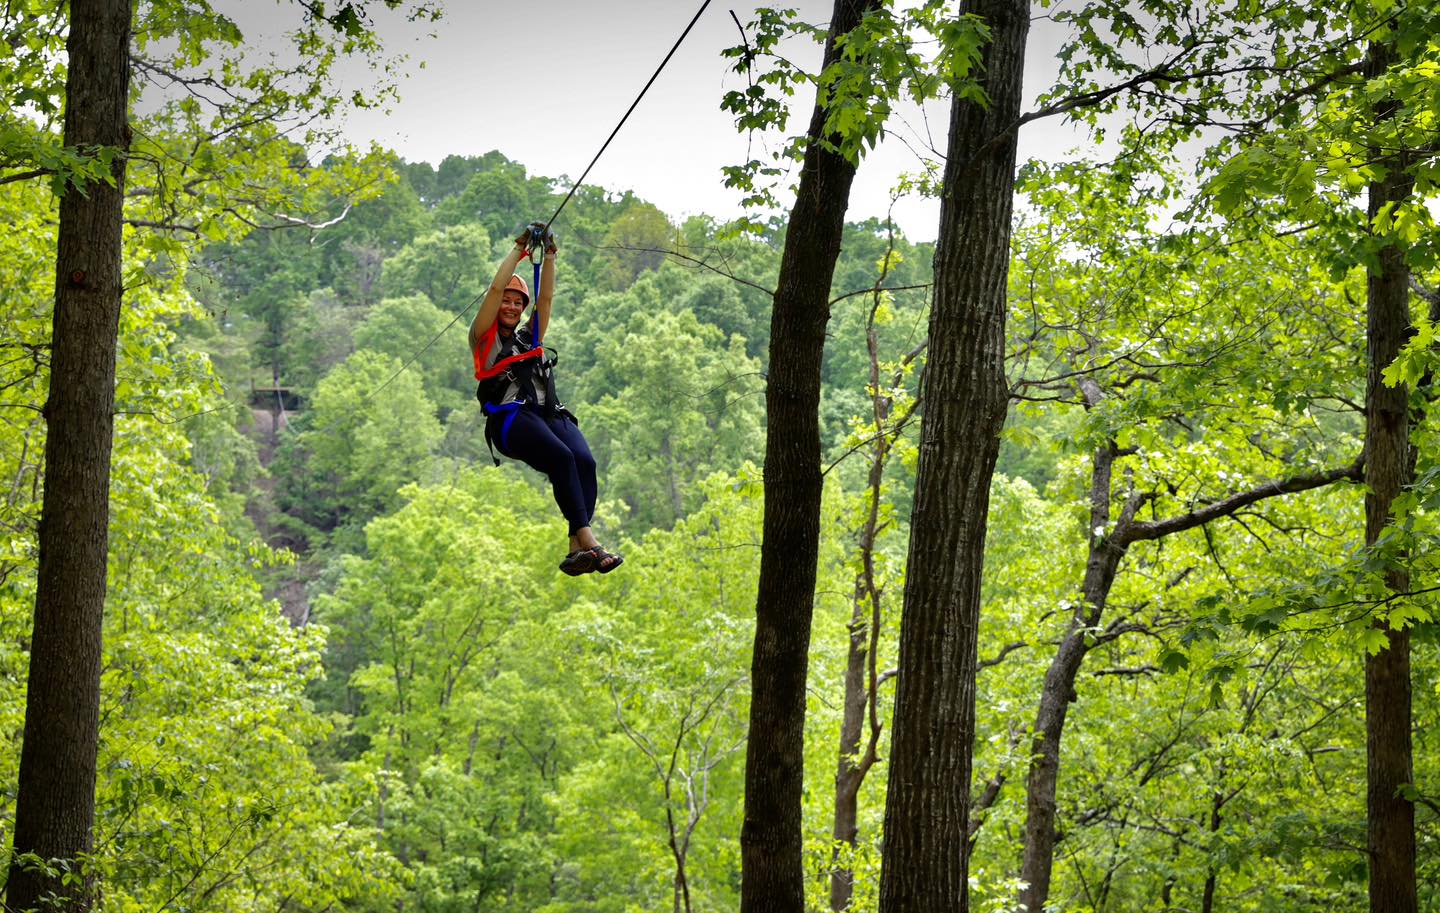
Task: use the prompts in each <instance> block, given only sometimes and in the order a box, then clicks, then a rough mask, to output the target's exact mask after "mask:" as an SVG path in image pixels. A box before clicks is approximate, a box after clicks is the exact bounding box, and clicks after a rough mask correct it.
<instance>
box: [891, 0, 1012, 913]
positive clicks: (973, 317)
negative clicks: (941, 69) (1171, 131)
mask: <svg viewBox="0 0 1440 913" xmlns="http://www.w3.org/2000/svg"><path fill="white" fill-rule="evenodd" d="M960 13H961V14H962V15H964V14H974V15H978V16H980V17H982V18H983V19H984V20H985V21H986V23H987V24H988V25H989V27H990V29H991V37H990V42H989V44H988V45H987V46H986V48H985V50H984V53H983V63H982V66H983V68H984V70H983V73H982V75H981V81H982V83H983V86H984V89H985V92H986V93H987V95H988V96H989V99H990V104H989V105H988V106H982V105H980V104H977V103H975V102H973V101H969V100H962V99H957V100H955V101H954V102H953V103H952V105H951V111H950V135H949V141H948V152H947V160H946V165H945V189H944V196H943V197H942V201H941V209H940V226H939V239H938V241H937V243H936V250H935V293H934V295H935V297H934V304H933V307H932V309H931V314H930V331H929V334H928V335H929V339H930V352H929V360H928V362H927V365H926V369H925V381H924V386H923V390H922V395H923V397H924V406H923V409H924V413H923V419H922V424H921V433H920V463H919V471H918V477H917V479H916V487H915V509H914V513H913V516H912V521H911V535H910V549H909V565H908V567H909V570H908V571H907V575H906V583H905V596H904V609H903V616H902V619H901V626H900V662H899V677H898V687H897V691H896V702H895V715H894V723H893V724H892V730H891V731H892V733H893V739H894V742H893V745H892V748H891V758H890V777H889V789H888V794H887V799H886V805H885V848H884V855H883V859H882V862H881V874H880V910H881V913H942V911H943V913H965V911H967V910H968V909H969V894H968V891H967V884H966V882H967V878H968V871H969V852H968V847H967V842H966V836H967V833H968V829H969V822H968V816H969V805H970V775H971V769H970V767H971V757H972V750H973V739H974V729H975V674H976V662H977V660H976V643H977V639H978V633H979V622H980V575H981V570H982V567H983V564H984V548H985V524H986V520H987V517H988V514H989V503H990V481H991V477H992V476H993V474H994V471H995V459H996V456H997V455H998V453H999V449H1000V430H1001V428H1002V426H1003V425H1004V423H1005V410H1006V404H1007V399H1008V391H1007V390H1006V385H1005V371H1004V356H1005V351H1004V350H1005V305H1006V282H1007V278H1008V275H1009V268H1010V228H1011V225H1010V219H1011V211H1012V204H1013V198H1014V188H1015V147H1016V134H1015V132H1014V130H1013V129H1012V125H1013V124H1014V123H1015V120H1016V118H1017V117H1018V116H1019V112H1020V101H1021V98H1020V91H1021V76H1022V73H1023V68H1024V67H1023V65H1024V58H1025V41H1026V36H1027V34H1028V32H1029V28H1030V9H1029V5H1028V4H1027V3H1022V2H1018V0H976V2H968V0H967V2H965V3H962V4H961V6H960Z"/></svg>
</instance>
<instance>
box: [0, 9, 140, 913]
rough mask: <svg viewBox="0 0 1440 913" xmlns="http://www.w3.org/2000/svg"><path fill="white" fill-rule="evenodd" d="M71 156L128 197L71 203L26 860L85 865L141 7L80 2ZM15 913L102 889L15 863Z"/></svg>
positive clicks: (70, 193)
mask: <svg viewBox="0 0 1440 913" xmlns="http://www.w3.org/2000/svg"><path fill="white" fill-rule="evenodd" d="M70 23H71V25H70V36H69V39H68V41H67V42H66V49H67V50H68V52H69V61H68V73H67V76H66V85H65V92H66V104H65V145H66V146H67V147H69V148H71V149H85V148H88V147H94V146H104V147H109V148H111V149H116V150H120V151H121V154H118V155H116V157H115V159H114V163H113V165H112V173H113V175H114V179H115V186H113V187H112V186H110V185H108V184H105V183H103V182H97V183H92V184H89V185H88V186H86V187H85V188H84V189H83V192H81V190H80V189H78V188H76V187H73V186H72V187H69V188H67V189H66V192H65V195H64V196H63V197H62V198H61V200H60V228H59V239H58V246H57V251H56V258H55V316H54V324H53V336H52V340H51V344H52V350H51V362H50V395H49V399H48V401H47V402H46V404H45V419H46V422H47V426H48V427H47V435H46V440H45V495H44V501H43V503H42V507H41V513H40V527H39V540H40V562H39V572H38V581H37V589H36V594H35V624H34V629H33V632H32V634H31V639H30V673H29V683H28V687H27V690H26V704H25V737H24V743H23V746H22V748H21V752H20V774H19V794H18V797H17V800H16V810H15V853H16V856H17V860H18V856H19V855H20V854H35V855H38V856H39V857H41V858H43V859H47V860H62V861H63V862H64V864H66V865H69V866H72V867H73V866H79V865H81V864H82V863H81V861H80V860H81V857H82V856H84V855H86V854H88V853H89V852H90V851H91V849H92V847H93V825H94V819H95V764H96V753H97V749H98V746H99V732H100V650H101V623H102V620H103V618H104V611H105V578H106V558H107V555H108V551H109V520H110V504H109V500H110V448H111V433H112V430H113V426H114V416H113V411H114V406H115V349H116V335H117V333H118V331H119V320H120V300H121V292H122V289H121V224H122V223H121V219H122V214H123V210H122V205H123V195H124V181H125V161H126V159H125V156H124V154H123V151H124V150H125V149H126V148H127V147H128V145H129V142H128V133H129V128H128V125H127V122H126V112H127V110H128V102H129V86H130V66H129V42H130V3H129V0H73V2H72V3H71V5H70ZM6 892H7V899H8V904H9V907H10V908H11V909H15V910H25V909H29V908H31V907H35V906H38V905H40V904H41V903H42V901H44V899H45V898H46V897H47V896H50V895H52V893H53V895H55V896H68V897H69V900H68V901H63V902H61V904H60V905H59V906H58V909H61V910H65V911H85V910H88V909H90V907H91V904H92V896H91V894H92V886H91V883H90V878H89V877H88V876H87V877H85V878H82V879H79V880H78V881H74V882H72V883H70V884H68V885H66V884H62V882H61V879H60V878H58V877H48V876H47V875H46V874H45V873H44V872H42V871H38V870H36V869H35V868H34V867H33V866H28V865H26V864H24V863H21V862H19V861H16V862H15V863H12V865H11V869H10V877H9V882H8V885H7V888H6Z"/></svg>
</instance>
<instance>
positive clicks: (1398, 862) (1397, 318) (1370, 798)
mask: <svg viewBox="0 0 1440 913" xmlns="http://www.w3.org/2000/svg"><path fill="white" fill-rule="evenodd" d="M1370 53H1371V57H1370V63H1371V73H1370V75H1371V76H1372V77H1375V76H1379V75H1381V74H1382V73H1384V71H1385V68H1386V67H1387V66H1388V65H1389V63H1390V62H1391V52H1390V50H1389V48H1387V47H1385V46H1381V45H1375V46H1372V47H1371V50H1370ZM1394 111H1395V105H1394V103H1393V102H1386V103H1384V104H1383V105H1382V106H1381V109H1380V111H1379V112H1378V114H1379V116H1380V118H1381V119H1384V118H1388V117H1392V116H1393V115H1394ZM1387 167H1388V169H1389V174H1388V176H1387V177H1386V178H1384V179H1383V180H1380V181H1376V182H1375V183H1373V184H1371V185H1370V201H1369V216H1370V222H1371V225H1372V230H1373V225H1374V220H1375V218H1376V216H1377V215H1378V214H1379V213H1380V212H1381V210H1382V209H1383V208H1384V207H1386V206H1387V205H1389V204H1394V203H1399V202H1401V201H1404V200H1405V199H1407V198H1408V197H1409V196H1410V192H1411V190H1412V188H1413V187H1414V180H1413V178H1411V177H1410V176H1409V175H1408V174H1407V172H1406V169H1405V167H1404V163H1403V162H1401V161H1396V160H1395V159H1394V158H1392V159H1391V160H1390V161H1389V162H1388V163H1387ZM1378 260H1379V269H1378V270H1377V269H1375V268H1374V267H1372V268H1371V270H1370V275H1369V278H1368V282H1367V296H1366V297H1367V300H1368V312H1369V317H1368V327H1367V332H1366V337H1367V340H1368V346H1369V376H1368V379H1367V383H1366V394H1365V406H1366V418H1365V482H1366V486H1367V489H1366V495H1365V543H1366V544H1367V545H1374V544H1375V543H1376V542H1377V541H1378V540H1379V538H1380V536H1381V534H1382V533H1383V532H1384V531H1385V528H1386V527H1387V526H1388V525H1389V524H1390V520H1391V505H1392V503H1393V502H1394V500H1395V498H1396V496H1397V495H1399V494H1400V491H1401V489H1402V488H1403V487H1404V486H1405V485H1406V484H1408V483H1409V481H1410V476H1411V474H1412V468H1411V466H1412V464H1411V461H1410V453H1409V448H1410V422H1409V390H1408V388H1407V387H1406V386H1405V385H1404V384H1400V385H1397V386H1394V387H1387V386H1385V383H1384V382H1383V381H1382V380H1381V378H1380V372H1381V371H1383V370H1384V369H1385V368H1386V367H1388V366H1389V365H1390V364H1391V363H1392V362H1394V361H1395V358H1396V356H1397V355H1399V353H1400V349H1401V347H1402V346H1403V345H1404V344H1405V340H1406V338H1407V337H1408V335H1409V333H1410V289H1409V285H1410V270H1409V267H1407V266H1406V264H1405V253H1404V251H1403V250H1402V249H1401V247H1400V246H1399V245H1398V244H1396V243H1390V244H1386V245H1385V246H1384V247H1382V248H1381V249H1380V250H1379V251H1378ZM1386 585H1387V586H1388V588H1389V589H1390V590H1391V591H1392V592H1394V593H1404V592H1407V591H1408V590H1409V589H1410V581H1409V579H1408V576H1407V575H1406V573H1405V572H1404V571H1402V570H1393V571H1391V572H1389V573H1388V574H1387V575H1386ZM1377 625H1378V626H1379V627H1380V628H1381V630H1383V631H1384V632H1385V634H1386V638H1387V640H1388V644H1387V646H1386V647H1385V649H1383V650H1381V651H1380V652H1379V653H1376V654H1374V655H1367V656H1366V657H1365V747H1366V756H1367V759H1368V764H1367V774H1368V776H1367V781H1368V788H1367V790H1366V808H1367V810H1368V819H1369V851H1370V911H1371V913H1416V911H1417V910H1418V909H1419V901H1418V898H1417V893H1416V883H1415V805H1414V803H1413V802H1411V801H1410V800H1409V799H1406V798H1404V797H1403V796H1400V795H1399V794H1398V790H1399V789H1400V787H1401V785H1402V784H1407V783H1413V782H1414V774H1413V766H1412V747H1411V740H1410V724H1411V714H1410V633H1409V631H1408V630H1404V631H1392V630H1390V628H1389V626H1388V624H1385V623H1384V622H1383V621H1377Z"/></svg>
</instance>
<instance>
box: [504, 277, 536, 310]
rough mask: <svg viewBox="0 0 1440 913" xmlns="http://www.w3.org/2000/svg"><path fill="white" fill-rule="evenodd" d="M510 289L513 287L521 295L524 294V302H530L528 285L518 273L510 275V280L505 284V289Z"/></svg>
mask: <svg viewBox="0 0 1440 913" xmlns="http://www.w3.org/2000/svg"><path fill="white" fill-rule="evenodd" d="M511 289H514V290H515V291H517V292H519V293H520V294H521V295H524V296H525V303H526V304H529V303H530V286H528V285H526V284H525V280H524V279H521V278H520V275H519V274H518V273H517V274H516V275H514V276H511V277H510V282H509V283H508V284H507V285H506V286H505V291H507V292H508V291H510V290H511Z"/></svg>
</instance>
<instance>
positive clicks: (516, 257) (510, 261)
mask: <svg viewBox="0 0 1440 913" xmlns="http://www.w3.org/2000/svg"><path fill="white" fill-rule="evenodd" d="M528 238H529V235H521V236H520V237H518V238H516V239H515V246H514V247H512V248H510V252H509V253H507V254H506V255H505V259H504V260H501V261H500V268H499V269H497V270H496V271H495V278H494V279H491V280H490V287H489V288H488V289H486V290H485V300H484V301H482V302H480V310H478V311H476V312H475V319H474V320H472V321H470V348H472V349H473V348H475V347H476V346H478V345H479V344H480V335H481V334H482V333H484V332H485V331H486V330H488V329H490V324H492V323H494V322H495V317H496V316H497V315H498V314H499V313H500V298H501V297H502V296H503V295H504V294H505V286H506V285H508V284H509V283H510V277H511V276H513V275H515V267H517V266H519V265H520V258H521V257H523V256H525V241H526V240H527V239H528Z"/></svg>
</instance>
